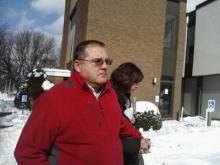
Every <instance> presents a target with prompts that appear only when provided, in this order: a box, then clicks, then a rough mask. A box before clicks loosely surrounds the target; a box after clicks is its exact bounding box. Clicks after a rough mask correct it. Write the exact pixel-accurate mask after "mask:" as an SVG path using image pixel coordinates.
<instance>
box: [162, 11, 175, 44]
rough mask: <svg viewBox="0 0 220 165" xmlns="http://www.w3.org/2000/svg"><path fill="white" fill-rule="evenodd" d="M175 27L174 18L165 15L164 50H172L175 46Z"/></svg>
mask: <svg viewBox="0 0 220 165" xmlns="http://www.w3.org/2000/svg"><path fill="white" fill-rule="evenodd" d="M176 25H177V18H176V16H174V15H167V16H166V25H165V35H164V46H165V47H166V48H174V47H175V45H176Z"/></svg>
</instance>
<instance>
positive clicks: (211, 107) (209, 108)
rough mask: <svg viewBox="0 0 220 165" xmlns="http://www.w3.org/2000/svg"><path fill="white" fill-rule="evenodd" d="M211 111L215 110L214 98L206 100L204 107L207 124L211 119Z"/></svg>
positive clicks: (208, 124)
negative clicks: (206, 103) (205, 106)
mask: <svg viewBox="0 0 220 165" xmlns="http://www.w3.org/2000/svg"><path fill="white" fill-rule="evenodd" d="M212 112H215V100H213V99H212V100H208V106H207V109H206V115H207V116H206V119H207V126H211V121H212V114H211V113H212Z"/></svg>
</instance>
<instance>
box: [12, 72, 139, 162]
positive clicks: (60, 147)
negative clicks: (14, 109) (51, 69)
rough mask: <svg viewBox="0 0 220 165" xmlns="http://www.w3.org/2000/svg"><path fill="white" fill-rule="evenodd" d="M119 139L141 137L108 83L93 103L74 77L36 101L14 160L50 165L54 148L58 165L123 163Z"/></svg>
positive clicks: (90, 94) (83, 86)
mask: <svg viewBox="0 0 220 165" xmlns="http://www.w3.org/2000/svg"><path fill="white" fill-rule="evenodd" d="M122 137H133V138H138V139H140V138H141V134H140V133H139V132H137V130H136V129H135V128H133V127H132V125H131V124H130V123H129V122H128V121H127V120H126V119H125V118H124V117H123V116H122V113H121V110H120V106H119V103H118V102H117V97H116V94H115V92H114V90H113V89H112V87H111V85H110V83H109V82H107V83H106V85H105V87H104V90H103V92H102V94H101V95H100V96H99V98H98V100H97V99H96V98H95V97H94V95H93V93H92V92H91V91H90V89H89V88H88V86H87V85H86V83H85V81H84V79H83V78H82V77H81V76H80V75H79V74H78V73H73V74H72V77H71V78H69V79H68V80H67V81H65V82H62V83H61V84H59V85H57V86H55V87H54V88H52V89H51V90H50V91H48V92H46V93H44V94H42V95H41V96H40V97H39V98H38V99H37V100H36V102H35V104H34V107H33V112H32V113H31V115H30V117H29V119H28V121H27V123H26V125H25V127H24V129H23V131H22V133H21V136H20V139H19V141H18V143H17V146H16V149H15V158H16V160H17V162H18V164H19V165H49V164H51V161H50V160H49V157H50V155H51V150H52V148H56V156H55V158H56V164H57V165H123V154H122V146H121V139H120V138H122Z"/></svg>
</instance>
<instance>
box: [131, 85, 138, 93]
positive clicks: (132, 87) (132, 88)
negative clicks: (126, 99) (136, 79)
mask: <svg viewBox="0 0 220 165" xmlns="http://www.w3.org/2000/svg"><path fill="white" fill-rule="evenodd" d="M138 87H139V83H134V84H133V85H132V86H131V92H134V91H135V90H136V89H137V88H138Z"/></svg>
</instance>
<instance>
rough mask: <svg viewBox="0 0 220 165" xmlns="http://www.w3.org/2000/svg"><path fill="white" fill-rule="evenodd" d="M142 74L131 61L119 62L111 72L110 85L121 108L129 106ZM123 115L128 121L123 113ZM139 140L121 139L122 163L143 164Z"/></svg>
mask: <svg viewBox="0 0 220 165" xmlns="http://www.w3.org/2000/svg"><path fill="white" fill-rule="evenodd" d="M143 78H144V75H143V73H142V72H141V70H140V69H139V68H138V67H137V66H136V65H135V64H133V63H130V62H126V63H123V64H121V65H120V66H119V67H118V68H117V69H115V70H114V71H113V72H112V74H111V83H112V87H113V88H114V89H115V92H116V94H117V96H118V101H119V104H120V106H121V110H122V112H123V114H124V112H125V110H126V109H128V108H130V107H131V98H130V97H131V93H132V92H133V91H135V90H136V89H137V88H138V85H139V83H140V82H141V81H142V80H143ZM124 116H125V117H126V118H127V119H128V120H129V121H130V122H132V121H131V119H129V118H128V117H127V116H126V115H125V114H124ZM140 143H141V141H140V140H137V139H130V138H129V139H122V144H123V152H124V153H123V154H124V165H143V164H144V162H143V157H142V155H141V154H139V149H140Z"/></svg>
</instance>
